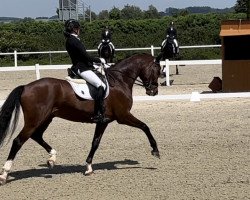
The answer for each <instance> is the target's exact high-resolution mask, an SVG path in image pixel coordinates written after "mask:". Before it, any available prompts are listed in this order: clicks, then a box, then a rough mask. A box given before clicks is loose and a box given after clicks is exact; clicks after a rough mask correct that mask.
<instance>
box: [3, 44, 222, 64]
mask: <svg viewBox="0 0 250 200" xmlns="http://www.w3.org/2000/svg"><path fill="white" fill-rule="evenodd" d="M219 47H221V45H195V46H180V49H194V48H219ZM159 49H161V48H160V47H154V46H153V45H151V46H150V47H142V48H121V49H119V48H118V49H115V50H116V51H145V50H148V51H150V52H151V55H152V56H154V54H155V53H154V51H155V50H159ZM87 51H88V52H97V49H90V50H87ZM62 53H67V51H40V52H39V51H38V52H17V51H14V52H10V53H1V52H0V56H1V55H2V56H14V66H15V67H17V66H18V57H17V56H18V55H36V54H48V55H49V57H50V65H51V64H52V63H51V55H52V54H62Z"/></svg>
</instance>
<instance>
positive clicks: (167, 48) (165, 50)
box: [161, 37, 179, 75]
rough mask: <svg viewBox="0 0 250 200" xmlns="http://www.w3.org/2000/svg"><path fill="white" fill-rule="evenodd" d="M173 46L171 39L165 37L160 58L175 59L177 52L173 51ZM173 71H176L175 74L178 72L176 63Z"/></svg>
mask: <svg viewBox="0 0 250 200" xmlns="http://www.w3.org/2000/svg"><path fill="white" fill-rule="evenodd" d="M174 48H175V47H174V43H173V39H171V38H170V37H169V38H167V40H166V42H165V44H163V46H162V47H161V53H162V59H163V60H166V59H169V60H174V59H176V56H177V53H176V52H175V50H174ZM175 72H176V75H178V74H179V69H178V65H176V67H175Z"/></svg>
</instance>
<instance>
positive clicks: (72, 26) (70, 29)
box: [64, 19, 80, 35]
mask: <svg viewBox="0 0 250 200" xmlns="http://www.w3.org/2000/svg"><path fill="white" fill-rule="evenodd" d="M64 28H65V32H66V33H69V34H71V33H75V34H77V35H79V30H80V23H79V22H78V21H77V20H75V19H69V20H67V21H66V22H65V24H64Z"/></svg>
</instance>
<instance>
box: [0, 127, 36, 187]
mask: <svg viewBox="0 0 250 200" xmlns="http://www.w3.org/2000/svg"><path fill="white" fill-rule="evenodd" d="M34 130H35V129H29V130H28V129H27V128H23V129H22V131H21V132H20V133H19V135H18V136H17V137H16V138H15V139H14V140H13V143H12V146H11V149H10V153H9V156H8V158H7V161H6V162H5V164H4V166H3V171H2V174H1V175H0V185H3V184H4V183H5V182H6V180H7V177H8V173H9V172H10V170H11V167H12V164H13V160H14V159H15V157H16V154H17V152H18V151H19V150H20V149H21V147H22V146H23V144H24V143H25V142H26V141H27V140H28V139H29V138H30V135H31V134H32V133H33V131H34Z"/></svg>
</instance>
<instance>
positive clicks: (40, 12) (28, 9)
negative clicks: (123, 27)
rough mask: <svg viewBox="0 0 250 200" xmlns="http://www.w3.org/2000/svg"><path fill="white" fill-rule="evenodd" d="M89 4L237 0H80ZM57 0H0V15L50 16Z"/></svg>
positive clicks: (224, 1) (161, 7)
mask: <svg viewBox="0 0 250 200" xmlns="http://www.w3.org/2000/svg"><path fill="white" fill-rule="evenodd" d="M82 1H83V2H85V3H86V4H87V5H90V6H91V10H93V11H94V12H95V13H96V14H98V13H99V12H100V11H101V10H110V9H112V8H113V7H117V8H119V9H121V8H123V7H124V5H127V4H129V5H135V6H138V7H140V8H141V9H142V10H147V9H148V7H149V5H153V6H155V7H156V8H157V9H158V11H165V9H166V8H168V7H175V8H185V7H189V6H210V7H212V8H226V7H232V6H234V5H235V3H236V1H237V0H131V1H126V0H105V1H104V0H82ZM58 7H59V0H1V5H0V17H21V18H23V17H32V18H35V17H51V16H53V15H56V9H57V8H58Z"/></svg>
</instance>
